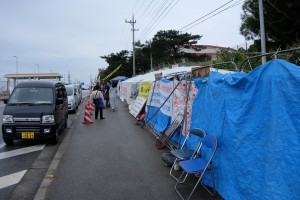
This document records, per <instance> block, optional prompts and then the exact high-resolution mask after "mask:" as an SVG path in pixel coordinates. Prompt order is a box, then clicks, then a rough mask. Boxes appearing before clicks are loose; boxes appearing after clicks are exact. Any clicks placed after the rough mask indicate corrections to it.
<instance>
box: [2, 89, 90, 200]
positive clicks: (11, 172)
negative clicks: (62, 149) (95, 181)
mask: <svg viewBox="0 0 300 200" xmlns="http://www.w3.org/2000/svg"><path fill="white" fill-rule="evenodd" d="M87 93H88V91H84V92H83V95H87ZM4 107H5V104H4V103H3V102H2V101H0V125H2V117H3V116H2V115H3V110H4ZM80 107H82V105H81V106H80ZM80 109H81V108H80ZM77 117H78V113H76V114H71V113H69V119H68V128H69V127H70V125H71V124H72V122H73V121H74V119H76V118H77ZM67 131H68V129H66V130H64V132H62V133H61V135H60V141H59V143H58V144H57V145H51V144H47V143H46V142H45V141H28V140H17V141H14V145H12V146H6V145H5V143H4V142H3V139H2V137H0V199H18V200H19V199H33V198H34V196H35V194H36V191H37V190H38V188H39V186H40V183H41V182H42V180H43V178H44V175H45V173H46V171H47V170H48V168H49V165H50V163H51V161H52V160H53V157H54V155H55V153H56V152H57V149H58V147H59V145H60V143H61V142H62V141H63V139H64V137H65V135H66V133H67ZM19 195H21V198H19Z"/></svg>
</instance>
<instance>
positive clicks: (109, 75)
mask: <svg viewBox="0 0 300 200" xmlns="http://www.w3.org/2000/svg"><path fill="white" fill-rule="evenodd" d="M121 66H122V64H120V65H119V66H118V67H117V68H116V69H114V71H112V72H111V73H110V74H108V75H107V76H106V77H105V78H104V79H102V80H106V79H108V78H109V77H111V76H112V75H113V74H114V73H116V71H118V70H119V69H120V67H121Z"/></svg>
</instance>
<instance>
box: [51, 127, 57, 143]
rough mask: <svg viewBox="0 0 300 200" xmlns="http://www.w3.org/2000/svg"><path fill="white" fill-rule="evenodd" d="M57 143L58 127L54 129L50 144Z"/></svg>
mask: <svg viewBox="0 0 300 200" xmlns="http://www.w3.org/2000/svg"><path fill="white" fill-rule="evenodd" d="M57 143H58V129H56V131H55V135H54V136H53V137H52V138H51V144H57Z"/></svg>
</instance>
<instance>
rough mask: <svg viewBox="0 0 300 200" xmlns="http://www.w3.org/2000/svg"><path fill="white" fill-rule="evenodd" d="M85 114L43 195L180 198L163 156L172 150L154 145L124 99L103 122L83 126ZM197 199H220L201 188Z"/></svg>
mask: <svg viewBox="0 0 300 200" xmlns="http://www.w3.org/2000/svg"><path fill="white" fill-rule="evenodd" d="M83 113H84V110H80V115H79V116H78V118H77V119H76V120H75V121H74V122H73V124H72V125H71V127H70V129H69V131H68V133H67V134H68V135H67V136H69V139H68V137H66V138H65V140H67V141H68V142H67V143H65V144H64V142H65V141H64V142H63V143H62V145H65V147H64V148H65V149H64V151H63V153H62V155H61V158H60V159H59V161H58V162H57V163H59V165H58V167H57V169H56V171H52V172H51V173H52V174H53V176H51V177H49V176H48V177H45V179H44V180H46V179H51V183H50V185H49V186H47V187H46V190H45V193H46V195H45V196H44V199H49V200H54V199H55V200H58V199H66V200H69V199H70V200H71V199H72V200H77V199H78V200H93V199H95V200H99V199H109V200H110V199H116V200H117V199H118V200H120V199H130V200H133V199H137V200H141V199H143V200H144V199H151V200H153V199H164V200H166V199H180V198H179V196H178V195H177V194H176V192H175V190H174V185H175V180H174V179H173V178H172V177H171V176H170V175H169V170H170V168H166V167H164V163H163V162H162V159H161V155H162V153H163V152H165V151H167V150H163V151H162V150H157V149H156V148H155V137H154V136H153V135H152V134H151V133H149V132H148V131H147V130H145V129H143V128H140V126H138V125H136V120H135V119H134V118H133V117H132V115H131V114H130V113H129V111H128V108H127V106H125V104H124V103H122V102H120V101H119V102H118V110H117V111H116V112H111V110H110V109H105V110H104V117H105V118H106V119H104V120H99V119H98V120H96V121H95V119H94V115H92V116H91V117H92V120H93V121H94V123H93V124H90V125H84V124H82V121H83ZM58 157H60V156H58ZM54 165H55V164H54ZM44 189H45V188H44ZM190 189H192V186H190V187H189V188H188V189H187V191H188V192H190V191H191V190H190ZM36 197H37V196H36ZM192 199H203V200H204V199H219V198H212V197H211V196H210V195H208V193H207V192H206V191H205V190H204V189H203V188H202V187H201V186H199V187H198V189H197V191H196V193H195V195H194V196H193V198H192Z"/></svg>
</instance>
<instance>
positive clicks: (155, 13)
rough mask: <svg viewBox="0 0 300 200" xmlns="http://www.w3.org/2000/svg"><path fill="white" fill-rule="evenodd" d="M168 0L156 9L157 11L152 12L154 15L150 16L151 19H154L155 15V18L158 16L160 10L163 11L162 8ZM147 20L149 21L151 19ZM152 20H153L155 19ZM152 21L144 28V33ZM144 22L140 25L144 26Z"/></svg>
mask: <svg viewBox="0 0 300 200" xmlns="http://www.w3.org/2000/svg"><path fill="white" fill-rule="evenodd" d="M167 2H168V0H164V1H163V2H162V3H161V4H160V6H159V7H158V8H157V9H156V11H155V12H153V13H152V15H151V16H150V17H149V18H148V19H149V20H150V19H152V17H153V20H154V19H155V18H156V17H157V16H158V14H159V12H161V10H162V9H163V8H164V7H165V5H166V3H167ZM149 20H147V21H149ZM153 20H151V21H153ZM151 21H149V22H148V24H147V25H146V28H145V29H144V31H143V33H144V32H146V30H147V29H148V27H149V26H151ZM142 26H143V24H141V25H140V27H142Z"/></svg>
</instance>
